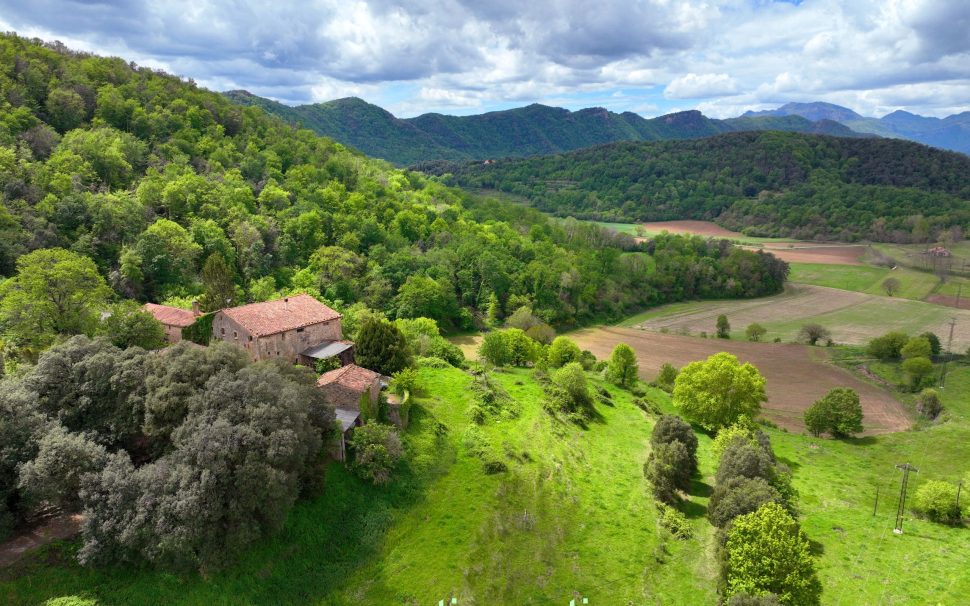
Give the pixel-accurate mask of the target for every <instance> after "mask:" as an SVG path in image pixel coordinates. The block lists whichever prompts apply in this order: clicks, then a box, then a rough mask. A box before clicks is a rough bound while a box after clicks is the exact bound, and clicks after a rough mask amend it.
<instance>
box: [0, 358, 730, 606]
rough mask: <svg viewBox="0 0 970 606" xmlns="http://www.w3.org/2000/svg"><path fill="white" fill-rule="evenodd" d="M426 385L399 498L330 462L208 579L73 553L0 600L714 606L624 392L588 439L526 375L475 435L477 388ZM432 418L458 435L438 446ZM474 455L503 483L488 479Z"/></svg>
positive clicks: (37, 559)
mask: <svg viewBox="0 0 970 606" xmlns="http://www.w3.org/2000/svg"><path fill="white" fill-rule="evenodd" d="M422 374H423V376H424V378H425V380H426V382H427V385H428V388H429V389H428V392H429V393H430V394H433V395H432V396H431V397H428V398H424V399H422V400H421V401H420V403H419V404H418V405H417V406H416V407H415V409H414V411H413V413H412V414H413V424H412V427H411V428H410V429H409V431H408V437H407V444H408V449H409V461H410V462H409V464H408V467H407V469H405V470H402V471H401V472H400V473H399V477H398V479H397V480H396V481H395V482H393V483H392V484H391V485H390V486H389V487H387V488H385V489H375V488H371V487H367V486H364V485H362V484H361V483H359V482H358V481H357V480H355V479H354V478H353V477H352V476H350V475H349V474H348V473H346V472H345V471H344V469H343V467H342V466H341V465H337V464H334V465H332V466H331V467H330V468H329V470H328V472H327V488H326V490H325V492H324V493H323V494H322V495H321V496H319V497H317V498H315V499H312V500H309V501H306V502H303V503H301V504H299V505H298V506H297V508H296V509H295V510H294V512H293V513H292V514H291V516H290V518H289V519H288V521H287V523H286V527H285V529H284V531H283V532H282V534H281V535H280V536H279V537H277V538H275V539H273V540H271V541H267V542H265V543H264V544H261V545H259V546H258V547H257V548H255V549H254V550H253V551H252V552H250V553H248V554H246V555H245V557H244V558H243V560H242V561H241V562H240V563H239V564H237V565H235V566H233V567H231V568H230V569H228V570H226V571H223V572H219V573H216V574H213V575H211V576H210V577H209V578H207V579H200V578H197V577H194V576H189V577H186V578H180V577H178V576H174V575H169V574H160V573H154V572H150V571H144V572H132V571H130V570H122V569H118V570H101V571H94V570H90V569H84V568H81V567H79V566H77V565H74V564H72V563H70V556H71V553H72V552H73V549H74V548H75V546H74V545H68V546H67V547H63V548H61V547H55V548H51V549H48V550H46V552H42V553H39V554H37V555H36V556H34V557H33V558H31V563H30V564H29V570H28V573H29V574H27V575H26V576H22V577H20V578H19V579H16V580H13V581H2V582H0V594H3V595H4V596H7V597H8V598H9V599H7V600H6V602H9V603H12V604H35V603H37V602H39V601H42V600H43V599H46V598H49V597H53V596H59V595H69V594H85V595H90V596H91V597H97V598H99V599H100V600H102V601H103V602H104V603H107V604H153V603H159V602H160V601H161V602H173V603H174V602H177V603H183V604H278V603H294V604H295V603H301V604H302V603H313V604H363V603H366V604H412V603H413V604H429V603H432V602H437V600H439V599H441V598H444V597H447V596H450V595H457V596H459V597H460V598H462V601H461V602H460V603H469V601H470V600H471V599H472V598H474V599H475V600H476V601H478V603H503V604H546V603H566V602H567V601H568V600H569V599H570V598H571V597H573V592H580V593H585V594H586V595H595V596H597V597H598V599H601V600H604V601H605V602H606V603H627V601H632V602H633V603H643V602H647V601H649V602H650V603H660V604H690V603H696V601H697V600H700V601H702V602H707V603H711V602H712V601H713V600H714V581H713V575H714V571H713V565H712V563H711V558H710V557H708V556H707V555H705V554H708V553H709V552H710V545H711V542H712V533H711V531H710V528H709V526H708V525H707V524H706V522H705V521H704V520H703V519H697V520H695V525H696V526H697V529H698V534H699V537H700V538H699V539H698V540H694V541H690V542H687V543H681V542H675V543H670V544H668V545H667V546H666V551H667V552H666V554H665V555H663V556H662V559H664V560H666V564H664V565H660V564H658V563H657V561H656V556H657V555H658V554H659V553H661V552H662V551H664V549H662V548H660V547H659V544H658V538H657V533H656V520H655V511H654V508H653V506H652V503H651V500H650V498H649V490H648V487H647V485H646V482H645V480H644V479H643V475H642V472H641V466H642V464H643V461H644V460H645V459H646V456H647V449H648V445H647V444H648V438H649V433H650V430H651V428H652V421H650V420H649V419H648V417H647V416H646V415H645V414H644V413H643V412H641V411H640V410H639V409H637V408H636V407H634V406H633V405H632V403H631V401H630V398H629V396H628V395H626V394H624V393H620V392H619V391H618V390H616V389H615V388H614V389H613V392H614V393H615V394H616V395H615V398H614V402H615V406H613V407H607V406H600V407H599V409H600V413H601V414H602V419H601V422H595V423H592V424H591V426H590V427H589V429H588V430H581V429H579V428H577V427H575V426H573V425H571V424H570V425H567V424H562V423H559V422H556V421H554V420H553V419H552V418H551V417H550V416H549V415H547V414H546V413H545V412H544V411H543V410H542V409H541V399H542V395H541V389H540V387H539V386H538V385H537V384H535V383H534V382H533V381H532V380H531V378H529V373H528V372H526V371H513V372H510V373H502V374H498V375H497V377H498V378H499V380H500V381H501V382H502V383H503V384H504V385H505V386H506V388H507V389H508V391H509V392H510V394H511V395H512V396H513V397H514V398H515V399H516V400H518V401H519V402H520V403H521V404H522V414H521V416H520V417H519V418H517V419H514V420H505V421H501V422H495V423H493V424H490V425H487V426H486V427H484V428H483V429H481V430H478V429H477V428H476V429H471V430H469V427H470V422H469V420H468V415H467V412H466V411H467V408H468V406H469V405H470V400H469V392H468V391H467V389H466V388H467V384H468V380H469V379H468V377H467V375H465V374H463V373H461V372H459V371H456V370H424V371H422ZM519 383H521V384H519ZM653 395H654V396H655V397H657V398H663V397H664V396H663V395H662V394H660V392H656V393H654V394H653ZM435 420H437V421H439V422H441V423H443V424H444V425H445V426H447V427H448V431H447V433H446V435H445V437H444V438H442V439H441V440H440V441H439V440H438V439H436V438H435V434H434V430H433V426H434V425H435V423H434V422H433V421H435ZM475 434H477V435H478V436H479V437H478V438H477V439H476V438H474V435H475ZM473 443H483V444H485V445H486V446H485V451H486V452H488V453H490V454H489V455H486V456H485V458H496V459H499V460H503V461H505V462H506V463H507V464H508V465H509V468H510V470H509V472H507V473H505V474H497V475H486V474H484V472H483V470H482V459H481V458H480V457H479V456H476V455H475V454H474V453H472V452H470V449H469V448H468V446H469V445H470V444H473ZM507 452H508V453H512V454H513V455H514V456H509V455H507V454H506V453H507ZM524 453H527V455H526V454H524ZM516 457H517V458H519V459H521V461H517V460H516ZM706 464H707V465H706V471H707V472H708V473H711V472H713V468H712V466H711V464H710V461H706ZM45 561H46V562H50V561H54V562H57V564H56V565H44V564H43V563H44V562H45ZM6 602H5V603H6Z"/></svg>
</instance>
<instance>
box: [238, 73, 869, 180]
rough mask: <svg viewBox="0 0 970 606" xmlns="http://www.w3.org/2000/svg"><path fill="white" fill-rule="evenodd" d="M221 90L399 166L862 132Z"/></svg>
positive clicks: (690, 114) (798, 123) (783, 120)
mask: <svg viewBox="0 0 970 606" xmlns="http://www.w3.org/2000/svg"><path fill="white" fill-rule="evenodd" d="M225 94H226V96H227V97H228V98H229V99H231V100H232V101H233V102H235V103H239V104H242V105H256V106H258V107H262V108H263V109H265V110H266V111H268V112H269V113H272V114H275V115H277V116H279V117H281V118H283V119H284V120H286V121H288V122H290V123H291V124H297V125H301V126H304V127H306V128H309V129H312V130H313V131H315V132H317V133H319V134H321V135H325V136H328V137H333V138H334V139H336V140H337V141H340V142H341V143H343V144H345V145H349V146H351V147H354V148H356V149H359V150H361V151H362V152H364V153H366V154H367V155H369V156H374V157H378V158H384V159H386V160H389V161H390V162H393V163H395V164H399V165H410V164H415V163H418V162H423V161H428V160H484V159H489V158H502V157H507V156H515V157H521V156H532V155H541V154H555V153H560V152H566V151H571V150H576V149H581V148H585V147H592V146H594V145H600V144H603V143H610V142H614V141H661V140H669V139H694V138H698V137H709V136H712V135H716V134H720V133H725V132H733V131H744V130H781V131H794V132H807V133H818V134H829V135H836V136H842V137H858V136H863V135H859V134H858V133H855V132H854V131H852V130H851V129H849V128H848V127H846V126H843V125H841V124H839V123H837V122H834V121H832V120H820V121H814V122H813V121H810V120H807V119H805V118H802V117H801V116H764V117H741V118H732V119H730V120H715V119H711V118H707V117H705V116H704V115H703V114H701V113H700V112H698V111H686V112H679V113H675V114H669V115H666V116H660V117H658V118H652V119H646V118H643V117H642V116H640V115H638V114H635V113H632V112H624V113H622V114H617V113H614V112H611V111H607V110H605V109H603V108H588V109H583V110H579V111H575V112H571V111H569V110H566V109H562V108H557V107H547V106H545V105H538V104H534V105H529V106H528V107H520V108H516V109H510V110H505V111H496V112H489V113H487V114H480V115H474V116H445V115H442V114H424V115H422V116H418V117H416V118H408V119H399V118H396V117H394V116H393V115H392V114H391V113H390V112H388V111H386V110H384V109H382V108H380V107H378V106H376V105H372V104H370V103H367V102H366V101H363V100H361V99H357V98H348V99H338V100H336V101H329V102H327V103H318V104H313V105H300V106H297V107H288V106H286V105H283V104H281V103H277V102H275V101H271V100H269V99H264V98H262V97H257V96H255V95H252V94H250V93H248V92H246V91H231V92H228V93H225Z"/></svg>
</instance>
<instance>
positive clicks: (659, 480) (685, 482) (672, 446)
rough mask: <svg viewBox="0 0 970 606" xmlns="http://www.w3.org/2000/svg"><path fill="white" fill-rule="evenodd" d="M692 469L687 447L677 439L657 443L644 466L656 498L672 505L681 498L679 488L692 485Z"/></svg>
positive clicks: (644, 471)
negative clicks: (678, 493) (678, 492)
mask: <svg viewBox="0 0 970 606" xmlns="http://www.w3.org/2000/svg"><path fill="white" fill-rule="evenodd" d="M690 470H691V459H690V454H689V453H688V451H687V447H686V446H684V445H683V444H682V443H681V442H678V441H676V440H674V441H673V442H666V443H663V444H659V445H657V447H656V448H654V449H653V450H652V451H651V452H650V456H649V457H648V458H647V462H646V464H645V465H644V467H643V473H644V475H645V476H646V478H647V480H649V481H650V485H651V487H652V489H653V496H654V498H655V499H657V500H658V501H660V502H661V503H667V504H671V505H672V504H674V503H676V502H677V501H678V500H679V497H678V495H677V490H678V489H681V490H686V489H687V488H688V487H689V486H690V476H691V474H690Z"/></svg>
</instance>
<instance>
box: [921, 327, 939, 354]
mask: <svg viewBox="0 0 970 606" xmlns="http://www.w3.org/2000/svg"><path fill="white" fill-rule="evenodd" d="M920 336H921V337H923V338H924V339H926V340H927V341H929V342H930V355H931V356H938V355H940V352H941V351H943V347H942V345H941V344H940V338H939V337H938V336H936V333H932V332H924V333H923V334H921V335H920Z"/></svg>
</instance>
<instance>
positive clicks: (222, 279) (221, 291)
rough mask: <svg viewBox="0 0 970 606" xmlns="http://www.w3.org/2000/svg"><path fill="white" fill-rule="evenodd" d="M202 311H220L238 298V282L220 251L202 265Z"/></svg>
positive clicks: (210, 256) (230, 305)
mask: <svg viewBox="0 0 970 606" xmlns="http://www.w3.org/2000/svg"><path fill="white" fill-rule="evenodd" d="M202 284H203V286H204V288H205V293H204V294H203V295H202V311H205V312H210V311H218V310H220V309H223V308H225V307H232V305H233V304H234V303H235V300H236V284H235V283H234V282H233V280H232V271H231V270H230V269H229V265H227V264H226V260H225V259H223V258H222V255H220V254H219V253H212V254H211V255H209V258H208V259H206V260H205V265H203V266H202Z"/></svg>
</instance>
